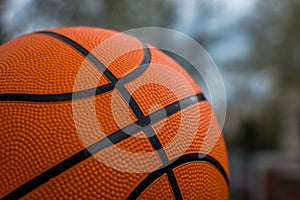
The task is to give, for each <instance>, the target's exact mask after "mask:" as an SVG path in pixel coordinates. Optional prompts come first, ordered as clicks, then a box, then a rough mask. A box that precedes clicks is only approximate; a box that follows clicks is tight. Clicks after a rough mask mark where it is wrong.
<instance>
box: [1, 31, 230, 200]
mask: <svg viewBox="0 0 300 200" xmlns="http://www.w3.org/2000/svg"><path fill="white" fill-rule="evenodd" d="M49 31H50V32H51V33H52V35H51V34H46V33H32V34H28V35H25V36H22V37H20V38H17V39H15V40H12V41H10V42H8V43H6V44H4V45H2V46H1V47H0V66H1V71H0V98H1V99H0V142H1V148H0V164H1V168H0V169H1V173H0V199H2V198H3V197H7V196H6V195H8V197H9V195H11V194H12V193H14V192H15V191H18V189H19V188H22V187H23V186H26V187H25V189H26V188H28V185H29V188H31V189H30V190H28V191H27V192H25V193H24V194H22V195H20V198H21V199H126V198H127V197H129V196H130V195H131V194H135V192H136V190H135V189H136V188H137V187H139V186H140V184H142V183H144V182H143V181H145V180H148V179H147V178H149V176H150V177H151V176H152V175H153V174H156V172H160V170H164V168H161V166H162V165H163V164H164V163H163V162H166V160H163V159H162V157H161V156H162V152H164V153H165V154H166V159H167V161H170V160H174V159H176V158H178V157H181V156H182V155H188V154H192V153H193V154H195V153H202V154H208V155H209V156H211V157H212V158H213V159H215V160H216V162H218V163H219V165H220V167H222V168H223V169H224V170H225V172H226V175H227V176H228V174H229V169H228V164H227V155H226V147H225V143H224V139H223V136H222V135H221V129H220V127H219V126H218V123H217V121H216V118H215V116H214V114H213V112H212V109H211V107H210V105H209V103H208V102H207V101H205V100H203V101H201V102H198V103H196V102H193V103H192V104H191V105H189V106H187V107H186V108H182V109H178V108H179V107H174V105H175V104H174V103H176V102H178V101H180V100H182V99H184V98H190V97H192V96H194V95H196V94H201V93H202V90H201V89H200V88H199V87H198V86H197V84H196V82H195V81H193V79H192V78H191V77H190V76H189V75H188V74H187V73H186V72H185V71H184V70H183V68H182V67H181V66H180V65H178V64H177V63H176V62H175V61H173V60H172V59H171V58H170V57H168V56H167V55H165V54H164V53H162V52H161V51H159V50H157V49H155V48H154V47H151V46H150V45H147V44H143V43H142V42H141V41H139V40H138V39H137V38H134V37H132V36H128V35H125V34H118V33H117V32H115V31H110V30H106V29H99V28H88V27H69V28H58V29H51V30H49ZM53 33H54V34H60V36H59V37H54V36H53ZM62 37H65V39H63V40H62V39H61V38H62ZM59 38H60V39H59ZM66 41H68V42H66ZM70 41H72V42H73V43H74V42H75V43H77V47H76V48H74V46H73V47H72V45H70ZM145 45H146V46H147V47H148V50H149V55H146V53H148V51H146V50H145V49H143V48H144V47H145ZM79 49H80V50H79ZM83 51H88V52H91V53H92V55H93V56H94V59H96V60H97V59H98V60H99V61H100V63H102V64H103V67H105V68H107V69H108V71H107V72H108V73H111V74H112V76H111V77H113V76H114V77H116V78H117V79H120V78H122V77H124V76H126V75H129V74H132V73H139V72H136V71H135V69H137V68H138V67H139V66H140V65H141V64H142V62H143V61H145V59H146V58H147V56H148V57H149V58H151V59H150V63H146V65H147V66H146V68H142V69H146V70H145V71H143V72H141V73H140V74H139V75H138V76H137V77H136V78H134V80H129V82H127V83H125V85H124V88H125V89H124V90H127V91H128V93H129V94H130V95H131V96H132V98H133V99H134V101H135V102H133V103H136V104H134V105H133V104H132V102H131V105H128V103H129V102H126V98H125V97H124V96H122V95H124V91H123V93H122V91H120V87H119V88H118V87H114V86H115V85H114V84H115V83H114V80H113V79H112V78H111V77H109V76H107V77H106V76H105V75H104V74H103V73H102V72H100V70H99V66H97V65H96V64H95V63H93V62H92V61H91V60H90V59H91V57H89V56H88V59H86V58H85V56H84V55H83V53H82V52H83ZM90 56H91V55H90ZM106 75H107V74H106ZM96 87H98V89H99V90H97V92H99V91H100V92H99V93H98V94H97V95H96V96H95V97H93V95H90V93H87V94H89V96H84V97H83V96H80V95H79V96H78V97H79V98H78V99H75V100H72V92H75V93H74V94H78V93H80V94H82V93H81V92H83V91H86V90H88V91H94V92H96V90H94V89H95V88H96ZM103 88H104V89H105V88H106V89H107V88H109V89H108V90H105V91H104V92H103V91H102V90H101V89H103ZM125 92H126V91H125ZM13 94H16V95H19V96H20V98H21V100H20V99H18V98H17V99H14V98H15V97H14V95H13ZM84 94H86V93H84ZM26 95H28V99H27V100H26V99H25V100H24V99H23V100H22V98H24V96H26ZM36 95H37V96H36ZM45 95H47V96H45ZM58 95H69V98H68V99H65V100H60V101H55V102H53V101H49V102H47V101H44V102H41V101H40V102H39V99H38V98H37V97H39V98H44V99H46V98H45V97H48V96H49V97H51V98H54V99H55V98H58ZM75 96H76V95H75ZM3 97H5V98H7V99H4V98H3ZM32 97H36V98H37V101H32V100H31V99H30V98H32ZM127 100H128V99H127ZM135 106H138V108H137V107H135ZM167 106H170V107H169V108H177V111H176V112H175V113H172V114H170V116H167V113H164V114H165V115H163V114H162V115H160V116H156V117H160V120H159V121H156V122H155V123H154V122H153V123H152V124H149V125H146V124H142V126H140V125H141V124H139V123H136V122H140V121H141V119H140V118H139V117H141V116H139V117H138V114H137V113H138V112H139V111H138V109H140V110H141V113H142V114H141V115H144V116H143V117H145V118H147V117H149V115H150V117H151V114H153V112H155V111H158V110H163V107H167ZM172 106H173V107H172ZM175 106H176V105H175ZM145 127H146V128H145ZM152 129H153V132H154V134H156V135H154V136H152V137H151V138H148V137H149V130H152ZM126 131H128V132H126ZM147 136H148V137H147ZM108 138H109V139H111V140H109V139H108ZM101 145H102V146H101ZM159 145H161V146H162V147H163V149H162V150H160V151H159V152H158V151H156V150H155V149H157V147H158V146H159ZM91 146H92V148H90V147H91ZM87 147H88V148H87ZM97 148H98V150H97V151H96V150H95V149H97ZM87 149H88V150H91V152H90V153H92V154H93V155H92V156H86V157H84V158H82V159H81V160H80V161H79V162H75V161H74V156H75V155H83V154H84V155H89V154H88V151H86V150H87ZM80 152H81V153H82V152H83V154H79V153H80ZM73 162H74V164H72V163H73ZM185 162H186V163H180V165H178V166H176V167H175V168H172V169H169V170H173V172H174V175H175V178H176V180H177V183H178V186H179V190H180V191H179V192H178V193H181V195H182V196H183V198H184V199H197V198H199V199H227V198H228V186H227V183H226V180H225V178H224V177H223V176H222V174H221V173H220V171H218V169H217V168H216V167H215V166H214V164H213V163H206V162H200V161H197V162H196V161H189V160H188V161H185ZM61 163H63V164H64V165H63V167H65V166H67V167H65V168H64V169H62V168H59V167H58V168H57V166H60V164H61ZM68 164H70V166H69V167H68ZM53 169H55V170H57V169H61V171H60V172H59V173H57V174H56V175H55V176H53V177H51V176H50V177H51V178H49V179H47V180H45V181H44V182H38V183H37V184H34V185H30V184H31V183H30V182H31V180H38V181H39V180H42V179H40V178H43V177H40V176H44V174H45V173H46V174H47V172H48V173H49V171H50V172H51V170H53ZM176 180H175V181H176ZM147 184H148V185H146V186H145V188H144V189H143V191H138V192H139V193H138V194H139V196H138V197H137V198H138V199H174V197H175V196H174V193H175V192H174V191H173V190H174V187H172V186H171V185H170V180H169V177H168V176H167V174H166V173H165V172H163V173H160V174H159V176H158V177H156V178H155V179H154V180H153V181H152V182H149V183H147Z"/></svg>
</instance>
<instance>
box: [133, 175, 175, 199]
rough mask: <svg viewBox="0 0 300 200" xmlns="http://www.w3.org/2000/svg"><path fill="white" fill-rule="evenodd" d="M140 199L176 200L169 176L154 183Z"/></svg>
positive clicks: (164, 176)
mask: <svg viewBox="0 0 300 200" xmlns="http://www.w3.org/2000/svg"><path fill="white" fill-rule="evenodd" d="M138 199H175V198H174V195H173V192H172V189H171V186H170V184H169V182H168V177H167V175H163V176H161V177H160V178H158V179H157V180H156V181H154V183H152V184H151V185H150V186H149V189H147V190H145V191H144V192H143V193H142V194H141V196H140V197H139V198H138Z"/></svg>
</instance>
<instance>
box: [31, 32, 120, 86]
mask: <svg viewBox="0 0 300 200" xmlns="http://www.w3.org/2000/svg"><path fill="white" fill-rule="evenodd" d="M36 33H40V34H45V35H49V36H51V37H54V38H56V39H58V40H60V41H62V42H64V43H66V44H68V45H69V46H71V47H73V48H74V49H76V50H77V51H78V52H79V53H80V54H82V55H83V56H84V57H85V58H87V59H88V60H89V61H90V62H91V63H92V64H93V65H94V66H96V67H97V68H98V70H99V71H100V72H102V73H103V74H104V75H105V76H106V77H107V78H108V80H109V81H110V82H111V83H116V82H117V78H116V77H115V75H114V74H113V73H112V72H111V71H109V70H108V69H107V68H106V67H105V65H104V64H103V63H101V62H100V61H99V60H98V59H97V58H96V57H95V56H94V55H93V54H91V53H90V52H89V51H88V50H87V49H85V48H84V47H83V46H81V45H80V44H78V43H77V42H75V41H73V40H71V39H70V38H68V37H65V36H63V35H61V34H58V33H55V32H50V31H39V32H36Z"/></svg>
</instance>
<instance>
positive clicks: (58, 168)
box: [3, 94, 205, 199]
mask: <svg viewBox="0 0 300 200" xmlns="http://www.w3.org/2000/svg"><path fill="white" fill-rule="evenodd" d="M189 99H191V100H189ZM195 99H196V100H197V101H195ZM203 100H205V99H204V97H203V95H202V94H198V95H192V96H190V97H187V98H184V99H182V100H181V101H180V102H179V101H178V102H174V103H172V104H170V105H168V106H166V107H165V108H162V109H161V110H165V112H166V114H167V117H169V116H171V115H173V114H175V113H177V112H179V111H180V110H182V109H184V108H187V107H189V106H192V105H194V104H196V103H198V102H201V101H203ZM179 104H180V105H181V107H179V106H178V105H179ZM173 107H174V108H173ZM161 112H162V111H160V110H158V111H156V112H154V113H152V114H150V115H148V116H146V117H149V118H151V119H154V120H152V121H151V124H154V123H157V122H159V121H160V120H162V119H164V116H163V115H159V113H161ZM141 130H143V127H141V126H136V124H135V123H133V124H130V125H128V126H126V127H125V128H123V129H122V130H119V131H117V132H115V133H113V134H111V135H109V136H107V137H106V138H104V139H102V140H99V141H97V142H96V143H94V144H92V145H90V146H89V147H87V148H86V149H84V150H82V151H80V152H78V153H76V154H74V155H72V156H71V157H69V158H67V159H66V160H64V161H62V162H61V163H59V164H57V165H55V166H53V167H52V168H50V169H48V170H47V171H45V172H43V173H42V174H40V175H38V176H37V177H35V178H33V179H31V180H30V181H28V182H26V183H25V184H23V185H21V186H20V187H18V188H17V189H15V190H14V191H12V192H11V193H9V194H7V195H6V196H5V197H3V199H19V198H21V197H22V196H24V195H26V194H28V193H29V192H31V191H32V190H34V189H35V188H37V187H39V186H41V185H42V184H44V183H46V182H47V181H48V180H50V179H51V178H55V177H56V176H58V175H59V174H61V173H63V172H64V171H66V170H68V169H70V168H71V167H73V166H75V165H77V164H78V163H80V162H82V161H84V160H85V159H87V158H89V157H90V156H92V155H94V154H96V153H97V152H99V151H101V150H103V149H105V148H107V147H109V146H111V145H113V144H117V143H118V142H121V141H123V140H125V139H127V138H128V137H130V136H131V135H134V134H136V133H138V132H139V131H141Z"/></svg>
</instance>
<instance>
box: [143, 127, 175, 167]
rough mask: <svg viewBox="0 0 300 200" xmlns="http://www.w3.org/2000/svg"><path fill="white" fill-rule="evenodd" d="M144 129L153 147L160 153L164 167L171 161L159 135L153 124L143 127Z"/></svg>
mask: <svg viewBox="0 0 300 200" xmlns="http://www.w3.org/2000/svg"><path fill="white" fill-rule="evenodd" d="M143 131H144V133H145V134H146V136H147V138H148V140H149V142H150V144H151V145H152V147H153V149H154V150H155V151H156V153H157V154H158V156H159V158H160V160H161V162H162V167H164V166H165V165H166V164H167V163H168V162H169V159H168V157H167V154H166V152H165V150H164V149H163V146H162V144H161V142H160V141H159V139H158V137H157V135H156V134H155V132H154V130H153V128H152V127H151V126H146V127H144V128H143Z"/></svg>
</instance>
